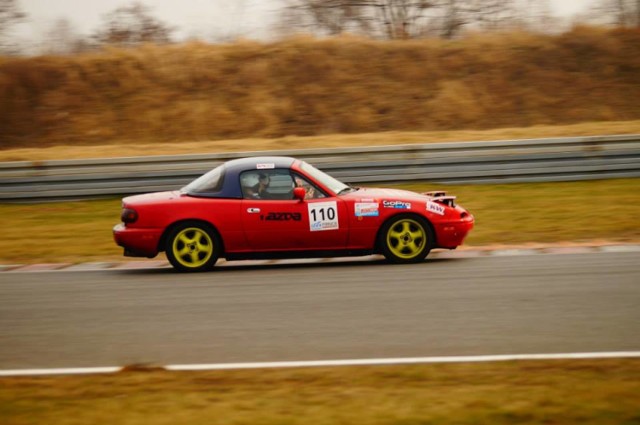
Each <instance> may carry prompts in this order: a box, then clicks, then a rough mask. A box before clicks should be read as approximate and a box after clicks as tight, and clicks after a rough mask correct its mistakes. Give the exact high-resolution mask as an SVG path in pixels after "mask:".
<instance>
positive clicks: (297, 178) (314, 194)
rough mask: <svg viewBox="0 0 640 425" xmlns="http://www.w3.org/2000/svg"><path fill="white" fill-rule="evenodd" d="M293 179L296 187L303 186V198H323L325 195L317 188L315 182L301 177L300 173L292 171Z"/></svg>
mask: <svg viewBox="0 0 640 425" xmlns="http://www.w3.org/2000/svg"><path fill="white" fill-rule="evenodd" d="M293 180H294V182H295V185H296V187H302V188H304V191H305V195H304V199H319V198H325V197H326V196H327V195H326V194H325V193H324V192H323V191H322V190H320V189H319V188H318V186H316V185H315V184H313V183H311V182H310V181H309V180H307V179H305V178H304V177H302V176H301V175H300V174H297V173H294V175H293Z"/></svg>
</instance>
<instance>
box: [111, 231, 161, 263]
mask: <svg viewBox="0 0 640 425" xmlns="http://www.w3.org/2000/svg"><path fill="white" fill-rule="evenodd" d="M161 236H162V229H136V228H130V227H126V226H125V225H124V224H123V223H120V224H116V225H115V226H114V227H113V239H114V240H115V241H116V244H118V246H121V247H122V248H124V256H125V257H147V258H153V257H155V256H156V255H158V244H159V242H160V237H161Z"/></svg>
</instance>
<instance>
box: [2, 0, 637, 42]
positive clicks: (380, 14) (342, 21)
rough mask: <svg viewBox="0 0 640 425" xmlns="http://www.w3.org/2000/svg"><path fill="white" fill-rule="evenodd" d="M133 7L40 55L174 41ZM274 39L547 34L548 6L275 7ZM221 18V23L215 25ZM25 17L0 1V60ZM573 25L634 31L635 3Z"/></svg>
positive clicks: (361, 1) (514, 1) (380, 2)
mask: <svg viewBox="0 0 640 425" xmlns="http://www.w3.org/2000/svg"><path fill="white" fill-rule="evenodd" d="M152 12H153V11H152V9H151V8H150V7H148V6H146V5H145V4H143V3H141V2H139V1H133V2H131V3H129V4H128V5H124V6H120V7H118V8H116V9H114V10H112V11H111V12H109V13H107V14H106V15H104V16H103V17H102V23H101V25H100V26H99V27H98V28H96V29H95V31H94V32H93V33H92V34H90V35H89V36H81V35H79V34H77V33H76V32H75V31H74V29H73V26H72V24H71V23H70V22H69V21H68V20H67V19H64V18H62V19H59V20H58V21H56V22H55V23H54V24H53V25H52V26H51V27H50V28H49V30H48V31H47V32H46V34H45V36H44V39H45V40H44V43H43V47H42V48H41V53H53V54H65V53H77V52H82V51H87V50H94V49H97V48H100V47H101V46H103V45H117V46H124V47H129V46H136V45H139V44H142V43H154V44H168V43H173V42H175V41H176V40H175V38H174V33H175V31H176V29H177V28H176V27H173V26H172V25H170V24H168V23H166V22H163V21H162V20H160V19H158V18H156V17H154V16H153V13H152ZM279 15H280V19H279V22H278V25H277V28H274V32H278V33H279V34H280V35H288V34H292V33H299V32H304V33H310V34H313V35H319V36H334V35H339V34H343V33H355V34H359V35H363V36H367V37H371V38H376V39H390V40H394V39H415V38H426V37H440V38H445V39H451V38H456V37H459V36H460V35H461V34H462V33H463V32H464V31H466V30H476V31H495V30H505V29H514V28H526V29H534V30H549V29H550V28H552V27H553V19H552V15H551V13H550V11H549V5H548V1H547V0H282V3H281V8H280V11H279ZM222 18H224V17H221V19H222ZM27 19H28V16H27V15H26V14H25V13H24V12H23V11H22V9H21V7H20V4H19V0H0V54H19V53H20V46H19V45H18V44H17V43H16V41H15V40H14V39H13V38H12V32H11V29H12V27H14V26H15V25H17V24H19V23H21V22H24V21H25V20H27ZM574 20H575V21H578V22H584V23H592V24H599V25H614V26H620V27H640V0H596V1H595V2H594V4H593V5H592V6H591V8H590V9H589V10H588V11H587V12H586V13H584V14H583V15H581V16H578V17H574Z"/></svg>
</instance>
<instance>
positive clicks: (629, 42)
mask: <svg viewBox="0 0 640 425" xmlns="http://www.w3.org/2000/svg"><path fill="white" fill-rule="evenodd" d="M638 98H640V31H638V30H637V29H617V30H604V29H598V28H588V27H578V28H574V29H572V30H571V31H569V32H567V33H565V34H560V35H553V36H551V35H540V34H537V35H534V34H527V33H509V34H500V35H495V34H490V35H475V36H473V37H469V38H466V39H461V40H455V41H445V40H412V41H374V40H367V39H360V38H354V37H340V38H333V39H323V40H315V39H312V38H304V37H301V38H294V39H290V40H285V41H281V42H276V43H257V42H247V41H243V42H238V43H233V44H227V45H206V44H198V43H192V44H185V45H175V46H144V47H140V48H138V49H129V50H118V49H112V50H108V51H106V52H103V53H94V54H85V55H79V56H65V57H53V56H45V57H36V58H0V135H1V136H0V147H2V148H6V147H9V146H13V147H29V146H30V147H46V146H52V145H94V144H99V145H103V144H109V143H121V144H126V143H129V142H131V141H135V142H136V143H137V142H140V141H146V142H147V143H149V144H152V145H156V144H159V143H172V144H173V143H176V144H179V143H182V142H185V141H194V140H195V141H206V140H230V139H243V138H249V137H259V138H277V137H283V136H290V135H298V136H307V135H326V134H341V133H349V134H353V133H378V132H385V131H440V130H451V129H490V128H506V127H530V126H534V125H551V124H573V123H579V122H595V121H628V120H638V119H640V108H639V107H638V102H637V99H638ZM240 150H247V147H246V146H245V147H242V148H240Z"/></svg>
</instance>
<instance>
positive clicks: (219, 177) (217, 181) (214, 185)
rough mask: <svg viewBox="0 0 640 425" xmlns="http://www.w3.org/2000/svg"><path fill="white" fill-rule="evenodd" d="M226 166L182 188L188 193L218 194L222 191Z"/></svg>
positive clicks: (221, 166)
mask: <svg viewBox="0 0 640 425" xmlns="http://www.w3.org/2000/svg"><path fill="white" fill-rule="evenodd" d="M224 171H225V166H224V165H220V166H219V167H216V168H214V169H213V170H211V171H209V172H208V173H206V174H204V175H202V176H200V177H198V178H197V179H195V180H194V181H192V182H191V183H189V184H188V185H187V186H185V187H183V188H182V191H183V192H186V193H194V194H200V193H216V192H220V190H222V183H223V181H224Z"/></svg>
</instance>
